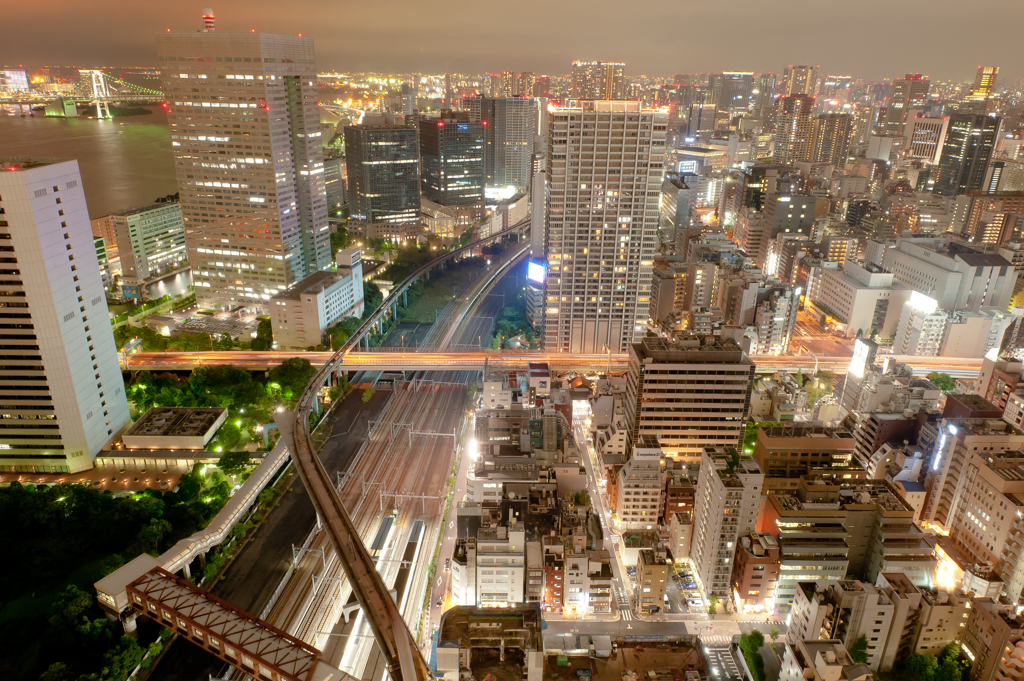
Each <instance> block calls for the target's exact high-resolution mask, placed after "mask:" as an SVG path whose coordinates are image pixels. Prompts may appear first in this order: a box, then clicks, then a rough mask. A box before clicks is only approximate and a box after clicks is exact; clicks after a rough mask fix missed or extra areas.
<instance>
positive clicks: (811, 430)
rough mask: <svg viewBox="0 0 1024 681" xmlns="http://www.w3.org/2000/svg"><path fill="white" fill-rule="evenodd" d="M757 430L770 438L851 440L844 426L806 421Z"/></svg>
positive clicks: (848, 431)
mask: <svg viewBox="0 0 1024 681" xmlns="http://www.w3.org/2000/svg"><path fill="white" fill-rule="evenodd" d="M759 430H760V431H761V432H762V433H764V435H765V436H766V437H770V438H772V437H777V438H792V437H808V438H814V439H818V440H846V439H849V440H853V433H852V432H850V430H849V429H847V428H846V427H844V426H825V425H822V424H821V423H814V422H806V421H802V422H797V421H790V422H787V423H782V424H779V425H774V426H768V427H763V426H762V427H761V428H760V429H759Z"/></svg>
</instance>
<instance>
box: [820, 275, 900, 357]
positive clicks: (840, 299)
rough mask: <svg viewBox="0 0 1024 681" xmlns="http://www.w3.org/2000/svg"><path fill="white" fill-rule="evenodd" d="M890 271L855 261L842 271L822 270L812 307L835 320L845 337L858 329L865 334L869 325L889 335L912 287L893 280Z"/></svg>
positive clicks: (868, 329)
mask: <svg viewBox="0 0 1024 681" xmlns="http://www.w3.org/2000/svg"><path fill="white" fill-rule="evenodd" d="M893 279H894V278H893V275H892V274H891V273H889V272H885V271H883V270H881V269H880V268H878V267H876V266H873V265H866V266H861V265H858V264H857V263H854V262H852V261H851V262H847V263H846V264H845V265H843V269H842V271H836V270H826V269H822V271H821V281H820V283H819V285H818V289H817V292H816V297H815V298H813V299H812V300H811V302H812V303H814V305H815V307H817V308H818V309H819V311H820V312H823V313H825V314H827V315H829V316H830V317H832V319H833V320H834V321H835V323H836V328H837V330H839V331H841V332H842V333H843V335H845V336H846V337H847V338H853V337H854V336H856V335H857V332H858V331H860V332H861V335H863V336H868V335H870V334H871V331H872V329H875V330H877V331H878V333H879V335H880V336H881V337H882V338H892V337H893V336H892V334H893V333H894V332H895V331H896V323H897V322H898V321H899V318H900V312H901V311H902V308H903V304H904V303H905V302H906V301H907V300H909V299H910V294H911V293H912V290H911V289H909V288H907V287H906V286H903V285H902V284H899V283H897V282H895V281H894V280H893Z"/></svg>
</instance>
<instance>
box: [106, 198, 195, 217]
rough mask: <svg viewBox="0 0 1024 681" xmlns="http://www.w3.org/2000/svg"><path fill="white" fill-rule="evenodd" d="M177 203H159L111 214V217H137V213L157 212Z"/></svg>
mask: <svg viewBox="0 0 1024 681" xmlns="http://www.w3.org/2000/svg"><path fill="white" fill-rule="evenodd" d="M177 205H178V202H177V201H159V202H154V203H151V204H149V205H148V206H142V207H141V208H132V209H131V210H123V211H120V212H118V213H111V216H118V217H127V216H129V215H138V214H139V213H148V212H149V211H151V210H157V209H159V208H167V207H168V206H177Z"/></svg>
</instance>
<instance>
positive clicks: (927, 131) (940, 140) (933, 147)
mask: <svg viewBox="0 0 1024 681" xmlns="http://www.w3.org/2000/svg"><path fill="white" fill-rule="evenodd" d="M948 127H949V116H943V117H942V118H929V117H926V116H921V115H916V116H914V118H913V119H910V120H908V121H907V128H906V130H907V143H906V152H905V153H906V156H907V158H920V159H924V160H926V161H928V162H929V163H938V162H939V160H940V158H941V156H942V147H943V146H944V145H945V143H946V130H947V128H948Z"/></svg>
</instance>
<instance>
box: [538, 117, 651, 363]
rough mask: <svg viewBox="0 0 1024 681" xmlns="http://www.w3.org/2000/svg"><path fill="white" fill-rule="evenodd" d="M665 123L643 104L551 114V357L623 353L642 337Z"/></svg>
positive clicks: (547, 329) (547, 344) (547, 339)
mask: <svg viewBox="0 0 1024 681" xmlns="http://www.w3.org/2000/svg"><path fill="white" fill-rule="evenodd" d="M667 125H668V121H667V118H666V114H663V113H658V112H655V111H653V110H647V109H641V107H640V104H639V103H638V102H624V101H582V102H580V103H579V106H575V107H556V108H554V109H553V110H551V111H550V112H549V130H548V144H549V149H550V151H549V153H548V156H547V159H548V161H547V176H548V178H549V188H550V189H549V198H548V202H547V225H546V230H545V244H544V256H545V257H546V258H547V262H548V274H547V281H546V284H545V298H546V308H545V326H544V348H545V349H546V350H547V351H549V352H558V351H562V352H583V353H602V352H605V349H606V348H607V349H610V351H611V352H625V351H626V350H627V348H628V346H629V345H630V344H631V343H633V342H635V341H637V340H639V339H640V338H642V337H643V335H644V324H645V322H646V321H647V317H648V314H649V312H650V286H651V271H652V269H653V262H654V251H655V249H656V248H657V245H658V244H657V229H658V221H659V206H658V198H659V195H660V190H661V181H662V166H663V164H664V154H665V135H666V128H667ZM605 152H608V153H605ZM605 157H611V158H605ZM534 255H537V254H536V253H535V254H534ZM592 274H597V275H598V276H596V277H594V276H591V275H592Z"/></svg>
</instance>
